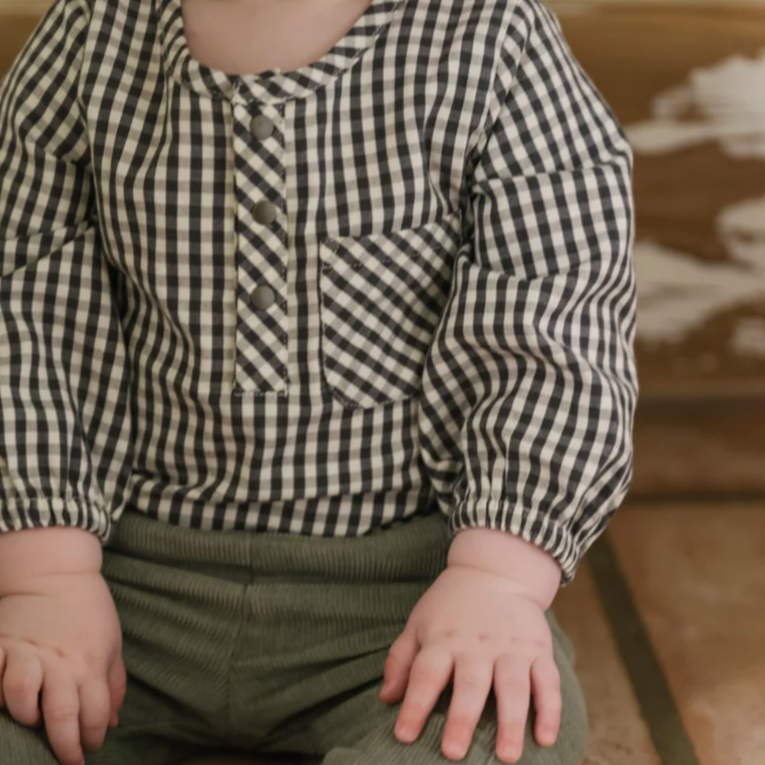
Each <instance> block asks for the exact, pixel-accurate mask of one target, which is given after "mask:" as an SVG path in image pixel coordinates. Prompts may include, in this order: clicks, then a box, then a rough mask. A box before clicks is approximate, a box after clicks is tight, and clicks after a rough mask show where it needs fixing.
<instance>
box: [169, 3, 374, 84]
mask: <svg viewBox="0 0 765 765" xmlns="http://www.w3.org/2000/svg"><path fill="white" fill-rule="evenodd" d="M370 2H371V0H322V2H316V0H182V6H181V7H182V9H183V21H184V27H185V32H186V41H187V43H188V46H189V52H190V53H191V56H192V57H193V58H195V59H196V60H197V61H199V62H200V63H202V64H204V65H205V66H208V67H210V68H211V69H216V70H220V71H223V72H226V73H227V74H257V73H259V72H263V71H265V70H268V69H276V68H279V69H281V70H282V71H284V72H288V71H292V70H295V69H299V68H300V67H302V66H305V65H306V64H310V63H313V62H314V61H316V60H318V59H320V58H321V57H322V56H323V55H325V54H326V53H327V52H328V51H329V50H330V49H331V48H332V47H333V46H334V45H335V44H336V43H337V42H338V41H339V40H340V39H342V38H343V37H344V36H345V35H346V34H347V33H348V31H349V30H350V29H351V28H352V27H353V26H354V24H355V23H356V21H357V20H358V19H359V17H360V16H361V15H362V14H363V13H364V11H365V10H366V9H367V7H368V6H369V4H370Z"/></svg>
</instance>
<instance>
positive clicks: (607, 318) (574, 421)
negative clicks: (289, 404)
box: [382, 0, 637, 762]
mask: <svg viewBox="0 0 765 765" xmlns="http://www.w3.org/2000/svg"><path fill="white" fill-rule="evenodd" d="M513 7H514V10H513V22H514V23H513V25H512V28H511V29H510V30H509V33H508V35H507V40H506V46H505V49H504V51H503V54H504V55H503V58H502V62H501V65H500V67H499V70H498V73H497V78H496V81H495V88H494V92H493V97H494V98H493V102H492V104H491V108H490V109H489V110H488V115H489V116H488V117H487V119H488V121H489V123H490V126H489V128H488V130H487V131H486V133H485V135H484V136H483V137H482V138H481V141H479V142H478V144H477V147H476V152H475V154H476V155H477V157H476V161H475V163H474V167H473V169H472V170H471V172H470V173H469V187H470V204H469V205H468V206H467V209H466V210H465V213H466V214H465V218H464V220H465V233H466V240H467V243H468V244H466V245H465V246H463V248H462V249H461V251H460V253H459V255H458V257H457V259H456V263H455V269H454V275H453V284H452V291H451V294H450V296H449V301H448V303H447V306H446V309H445V311H444V315H443V317H442V319H441V322H440V324H439V327H438V329H437V331H436V335H435V338H434V340H433V344H432V347H431V352H430V353H429V355H428V360H427V363H426V368H425V373H424V376H423V392H422V397H421V400H420V403H421V405H420V414H419V417H420V425H421V434H422V439H421V444H422V454H423V459H424V461H425V464H426V466H428V467H429V468H431V474H432V476H433V478H434V481H433V483H434V487H435V489H436V491H437V492H438V496H439V501H440V502H441V505H442V507H444V508H445V509H449V510H450V511H451V518H450V521H451V530H452V531H453V532H458V533H457V535H456V538H455V539H454V541H453V543H452V548H451V551H450V557H449V566H448V568H447V570H446V571H444V573H443V574H442V575H441V576H440V577H439V579H438V580H437V581H436V582H435V584H434V585H433V587H431V589H430V590H429V591H428V592H427V593H426V594H425V596H424V597H423V598H422V599H421V600H420V602H419V603H418V604H417V606H416V608H415V609H414V611H413V612H412V615H411V617H410V619H409V621H408V623H407V627H406V629H405V630H404V632H403V633H402V635H401V636H400V638H399V639H398V640H397V641H396V643H394V645H393V646H392V648H391V651H390V656H389V659H388V664H387V665H386V671H385V680H386V683H385V687H384V690H383V693H382V698H383V700H385V701H387V702H396V701H399V700H401V699H402V698H403V704H402V707H401V711H400V713H399V717H398V722H397V727H396V735H397V736H398V737H399V739H400V740H402V741H412V740H413V739H414V738H416V737H417V736H418V735H419V733H420V731H421V730H422V727H423V724H424V722H425V720H426V718H427V716H428V715H429V714H430V712H431V710H432V709H433V707H434V705H435V703H436V701H437V699H438V697H439V695H440V693H441V691H442V690H443V689H444V688H445V686H446V685H447V684H448V683H449V681H450V680H451V681H452V683H453V686H454V692H453V694H452V698H451V702H450V706H449V714H448V720H447V724H446V730H445V732H444V736H443V743H442V748H443V751H444V753H445V754H446V755H447V756H448V757H451V758H454V759H460V758H461V757H462V756H463V755H464V753H465V752H466V750H467V748H468V745H469V743H470V741H471V738H472V736H473V732H474V730H475V727H476V724H477V722H478V720H479V717H480V715H481V712H482V710H483V707H484V705H485V703H486V699H487V697H488V694H489V692H490V691H491V690H492V689H493V690H494V693H495V696H496V700H497V717H498V720H497V722H498V733H497V742H496V749H497V756H498V757H499V758H500V759H501V760H503V761H506V762H515V761H517V760H518V758H519V757H520V756H521V750H522V747H523V741H524V729H525V724H526V720H527V718H528V712H529V695H530V692H531V694H532V695H533V696H534V706H535V707H536V710H537V720H536V729H535V737H536V739H537V741H538V742H539V743H540V744H542V745H547V744H550V743H552V741H553V740H554V739H555V737H556V732H557V730H558V726H559V722H560V719H561V694H560V689H559V684H560V673H559V671H558V668H557V665H556V663H555V661H554V656H553V642H552V636H551V632H550V627H549V625H548V623H547V620H546V619H545V616H544V611H545V610H546V609H547V608H548V607H549V605H550V604H551V603H552V600H553V598H554V596H555V592H556V590H557V588H558V586H559V585H566V584H567V583H569V582H570V581H571V580H572V579H573V577H574V574H575V572H576V569H577V566H578V564H579V562H580V560H581V558H582V556H583V555H584V553H585V551H586V550H587V548H588V547H589V546H590V545H591V544H592V543H593V541H594V540H595V539H596V538H597V536H598V535H599V534H600V533H602V531H603V530H604V529H605V527H606V525H607V523H608V521H609V519H610V517H611V516H612V514H613V512H614V511H615V509H616V508H617V507H618V505H619V503H620V502H621V500H622V498H623V497H624V495H625V493H626V491H627V487H628V485H629V481H630V478H631V475H632V443H631V436H632V420H633V414H634V409H635V402H636V395H637V383H636V376H635V365H634V357H633V339H634V328H635V321H634V318H635V305H636V300H635V281H634V272H633V263H632V257H631V255H632V243H633V231H634V209H633V200H632V193H631V172H632V152H631V148H630V146H629V144H628V141H627V138H626V136H625V135H624V133H623V131H622V130H621V129H620V126H619V123H618V122H617V120H616V118H615V116H614V115H613V113H612V112H611V111H610V109H609V108H608V106H607V104H606V103H605V102H604V101H603V99H602V97H601V96H600V94H599V93H598V92H597V90H596V89H595V87H594V85H593V84H592V82H591V81H590V80H589V78H588V77H587V76H586V74H585V73H584V72H583V71H582V70H581V68H580V67H579V65H578V64H577V62H576V60H575V59H574V57H573V55H572V54H571V52H570V50H569V48H568V46H567V44H566V42H565V39H564V38H563V35H562V32H561V30H560V26H559V24H558V22H557V19H555V17H554V15H553V14H552V12H551V11H550V10H549V9H548V8H547V7H546V6H544V5H543V3H542V2H541V1H540V0H519V2H518V3H517V4H515V5H514V6H513ZM484 139H485V140H484ZM450 464H454V465H457V466H460V467H462V468H463V469H462V471H461V473H458V472H457V470H456V469H455V470H454V471H445V470H444V466H445V465H450ZM455 473H457V474H458V476H459V478H458V480H457V481H456V482H455V483H454V484H453V485H452V484H451V483H450V482H449V481H447V480H445V479H444V476H451V475H454V474H455ZM439 482H440V483H439Z"/></svg>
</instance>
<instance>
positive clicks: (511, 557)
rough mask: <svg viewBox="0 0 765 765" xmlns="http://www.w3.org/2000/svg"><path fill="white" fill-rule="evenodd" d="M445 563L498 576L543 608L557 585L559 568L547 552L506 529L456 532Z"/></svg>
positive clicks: (549, 603)
mask: <svg viewBox="0 0 765 765" xmlns="http://www.w3.org/2000/svg"><path fill="white" fill-rule="evenodd" d="M448 561H449V566H466V567H470V568H474V569H479V570H481V571H485V572H486V573H489V574H495V575H497V576H502V577H504V578H506V579H509V580H511V581H513V582H514V583H515V584H517V585H519V586H520V588H521V589H522V590H524V591H525V592H526V593H527V595H528V597H530V598H531V599H532V600H533V601H534V602H535V603H537V605H539V607H540V608H541V609H542V610H543V611H546V610H547V609H548V608H549V607H550V605H551V604H552V602H553V600H554V598H555V595H556V593H557V592H558V588H559V586H560V578H561V568H560V565H559V564H558V562H557V561H556V560H555V558H553V557H552V556H551V555H550V554H549V553H546V552H545V551H544V550H542V549H541V548H540V547H538V546H536V545H534V544H532V543H531V542H527V541H526V540H524V539H521V537H518V536H515V535H514V534H511V533H510V532H507V531H498V530H496V529H487V528H470V529H464V530H462V531H460V532H459V533H458V534H457V536H456V537H455V539H454V540H453V541H452V544H451V547H450V549H449V558H448Z"/></svg>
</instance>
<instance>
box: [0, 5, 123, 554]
mask: <svg viewBox="0 0 765 765" xmlns="http://www.w3.org/2000/svg"><path fill="white" fill-rule="evenodd" d="M89 14H90V10H89V6H88V2H87V0H56V2H55V3H54V5H53V6H52V7H51V8H50V9H49V11H48V12H47V13H46V15H45V16H44V17H43V18H42V20H41V21H40V23H39V25H38V26H37V28H36V29H35V31H34V33H33V35H32V36H31V38H30V39H29V40H28V41H27V43H26V45H25V47H24V49H23V50H22V51H21V52H20V53H19V55H18V57H17V58H16V60H15V62H14V64H13V67H12V69H11V71H10V72H9V73H8V74H7V75H6V77H5V78H4V80H3V81H2V83H0V532H5V531H8V530H11V529H22V528H29V527H44V526H57V525H62V526H77V527H80V528H82V529H85V530H88V531H91V532H93V533H94V534H97V535H98V536H99V537H100V538H101V539H102V540H107V539H108V537H109V533H110V531H111V526H112V520H113V518H114V517H115V514H117V513H118V512H119V510H120V509H121V503H122V493H123V491H124V488H125V485H126V481H127V476H128V475H129V473H130V468H131V465H130V458H131V449H130V437H131V432H130V431H131V421H130V385H129V378H128V366H127V357H126V349H125V342H124V338H123V335H122V328H121V324H120V320H119V316H118V313H117V310H116V307H115V305H114V303H113V299H112V294H111V287H110V276H109V269H108V265H107V262H106V260H105V258H104V253H103V251H102V244H101V241H102V240H101V238H100V235H99V228H98V211H97V204H96V201H97V200H96V198H95V193H94V184H93V178H92V175H91V170H90V147H89V142H88V135H87V131H86V126H85V122H84V119H83V113H82V112H83V109H82V103H81V99H80V97H79V91H78V86H79V73H80V68H81V64H82V57H83V47H84V42H85V35H86V32H87V27H88V23H89Z"/></svg>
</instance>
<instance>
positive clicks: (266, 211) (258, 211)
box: [252, 199, 276, 226]
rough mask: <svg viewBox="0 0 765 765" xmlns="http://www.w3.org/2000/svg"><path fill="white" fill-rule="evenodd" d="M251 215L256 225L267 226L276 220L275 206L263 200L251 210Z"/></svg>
mask: <svg viewBox="0 0 765 765" xmlns="http://www.w3.org/2000/svg"><path fill="white" fill-rule="evenodd" d="M252 215H253V217H254V218H255V220H256V221H257V222H258V223H262V224H263V225H264V226H268V225H270V224H271V223H273V222H274V221H275V220H276V205H273V204H271V202H269V201H268V200H267V199H264V200H262V201H261V202H258V203H257V204H256V205H255V206H254V207H253V208H252Z"/></svg>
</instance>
